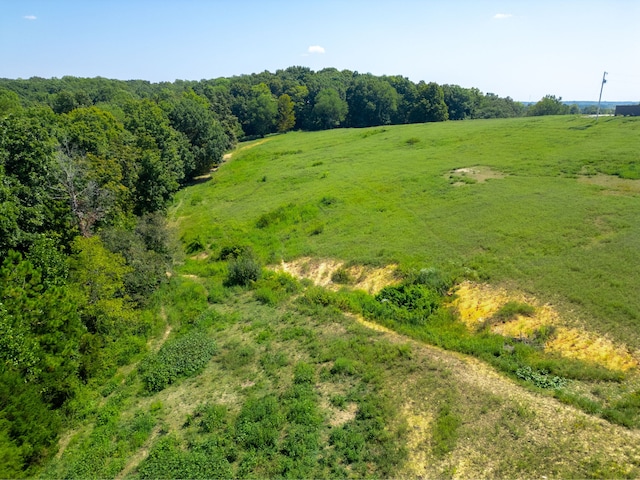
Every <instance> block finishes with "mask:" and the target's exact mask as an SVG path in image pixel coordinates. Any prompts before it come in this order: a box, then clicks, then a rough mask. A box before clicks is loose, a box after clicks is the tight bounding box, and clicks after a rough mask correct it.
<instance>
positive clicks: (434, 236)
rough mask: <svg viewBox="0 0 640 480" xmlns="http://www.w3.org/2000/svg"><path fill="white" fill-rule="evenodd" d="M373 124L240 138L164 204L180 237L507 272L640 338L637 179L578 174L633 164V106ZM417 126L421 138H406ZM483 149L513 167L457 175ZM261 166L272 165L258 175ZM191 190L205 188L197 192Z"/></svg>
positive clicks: (619, 170) (638, 343)
mask: <svg viewBox="0 0 640 480" xmlns="http://www.w3.org/2000/svg"><path fill="white" fill-rule="evenodd" d="M366 132H368V130H337V131H331V132H315V133H290V134H288V135H284V136H278V137H272V138H270V139H269V140H268V141H267V142H265V143H263V144H261V145H259V146H256V147H253V148H249V149H246V150H242V151H238V152H236V153H235V154H234V158H233V160H232V161H231V162H230V163H228V164H226V165H224V166H223V167H222V168H221V169H220V170H219V171H218V172H217V174H216V177H215V180H214V181H212V182H209V183H204V184H201V185H196V186H193V187H190V188H189V189H186V190H184V191H182V192H180V193H179V195H178V198H177V203H176V205H178V206H179V207H178V208H176V209H174V210H172V212H171V215H172V217H173V218H174V219H175V221H176V222H177V223H178V224H179V228H180V230H181V232H182V233H183V236H185V237H186V238H195V237H197V236H198V235H199V236H200V237H201V238H202V239H203V242H204V243H205V244H209V245H213V246H214V247H215V246H216V245H223V244H236V243H242V242H250V243H251V245H252V246H253V248H254V249H255V250H256V251H257V252H258V254H259V255H260V257H261V258H262V260H263V261H265V262H268V263H277V262H279V261H280V259H282V258H284V259H290V258H295V257H299V256H317V257H334V258H340V259H344V260H351V261H353V262H356V263H364V264H378V265H380V264H386V263H390V262H396V263H399V264H400V266H401V268H405V267H411V266H412V265H424V264H427V265H434V266H436V267H438V268H439V269H440V270H442V271H445V272H451V273H453V274H459V273H461V272H463V273H464V272H466V274H467V275H470V276H471V277H473V278H479V279H490V280H491V281H494V282H507V281H508V282H513V283H515V284H517V285H518V286H519V287H521V288H522V289H525V290H528V291H532V292H535V293H536V294H538V295H539V296H540V297H542V298H543V299H545V300H548V301H553V302H554V304H556V305H557V306H558V308H560V309H561V310H562V311H563V312H564V313H565V314H567V315H573V316H579V317H580V318H581V319H582V320H584V321H587V322H588V323H590V325H591V326H592V328H594V329H595V330H597V331H600V332H601V333H607V334H609V335H611V336H613V337H615V338H618V339H620V340H624V341H625V342H628V343H630V344H631V346H633V347H636V348H637V347H640V333H638V332H640V329H638V328H637V327H638V324H639V322H640V313H638V312H640V297H639V296H638V295H635V286H634V284H633V281H632V280H631V279H633V278H638V276H639V275H640V261H639V260H638V256H637V251H638V250H639V249H640V223H639V222H638V221H637V196H638V195H639V193H638V190H637V189H636V190H633V189H631V190H626V191H624V190H620V189H618V190H616V189H615V188H612V189H608V188H606V187H602V186H597V185H593V184H589V183H585V182H582V181H578V180H577V177H578V176H579V174H580V173H581V172H587V173H596V172H601V173H604V174H609V175H619V176H622V177H625V178H638V177H639V176H640V174H639V173H638V172H637V170H638V169H637V167H636V165H637V145H638V143H639V142H640V122H638V121H629V119H626V120H625V119H620V118H610V119H605V120H604V121H602V122H598V123H597V124H594V123H593V121H592V120H591V119H586V118H581V117H553V118H522V119H509V120H490V121H489V120H488V121H473V122H449V123H441V124H425V125H407V126H396V127H388V128H385V129H384V131H381V132H378V133H376V134H375V135H367V136H364V135H363V134H364V133H366ZM408 139H418V140H420V141H419V142H412V143H413V145H412V147H411V148H406V142H407V140H408ZM280 151H288V152H296V153H292V154H288V155H280V156H278V155H276V153H277V152H280ZM319 162H321V163H322V164H321V166H320V167H318V163H319ZM477 165H481V166H485V167H490V168H492V169H494V170H496V171H499V172H502V173H504V174H506V175H507V176H506V177H504V178H502V179H490V180H487V181H486V182H476V183H475V184H472V185H464V186H461V187H454V186H452V185H451V184H450V182H449V179H448V173H449V172H450V171H451V170H453V169H456V168H461V167H473V166H477ZM263 175H266V176H267V177H268V178H269V181H268V182H264V183H262V182H257V180H258V179H259V178H261V177H262V176H263ZM193 195H197V196H200V197H201V198H202V199H203V200H202V202H201V203H199V204H198V205H195V206H194V205H191V204H190V202H189V201H188V200H189V198H190V197H191V196H193ZM327 199H330V201H328V200H327ZM319 225H321V226H322V228H319V227H318V226H319ZM257 227H258V228H257Z"/></svg>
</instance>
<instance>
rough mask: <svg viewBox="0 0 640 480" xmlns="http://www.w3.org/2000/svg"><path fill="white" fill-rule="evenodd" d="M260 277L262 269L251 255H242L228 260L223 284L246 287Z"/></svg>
mask: <svg viewBox="0 0 640 480" xmlns="http://www.w3.org/2000/svg"><path fill="white" fill-rule="evenodd" d="M261 275H262V267H261V266H260V263H259V262H258V261H257V260H256V259H255V258H254V257H253V256H251V255H242V256H240V257H238V258H233V259H231V260H229V265H228V273H227V278H226V280H225V284H226V285H227V286H233V285H242V286H246V285H249V284H250V283H252V282H255V281H257V280H258V279H259V278H260V276H261Z"/></svg>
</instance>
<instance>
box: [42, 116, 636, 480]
mask: <svg viewBox="0 0 640 480" xmlns="http://www.w3.org/2000/svg"><path fill="white" fill-rule="evenodd" d="M639 137H640V122H638V121H634V120H630V119H619V118H607V119H601V120H600V121H599V123H598V124H594V123H593V120H590V119H584V118H579V117H559V118H536V119H514V120H492V121H472V122H449V123H440V124H426V125H411V126H398V127H385V128H373V129H362V130H336V131H329V132H318V133H289V134H286V135H280V136H274V137H268V138H265V139H262V140H259V141H256V142H252V143H248V144H244V145H241V146H240V147H239V148H238V149H237V150H236V151H234V152H232V156H231V158H230V159H229V160H228V161H227V162H226V163H225V164H224V165H222V166H221V167H220V168H219V170H218V171H217V172H214V173H213V175H212V178H211V179H202V181H201V182H200V183H198V184H196V185H193V186H191V187H189V188H187V189H185V190H184V191H182V192H181V193H180V194H179V195H178V197H177V199H176V202H175V205H174V207H173V208H172V209H171V211H170V219H171V223H172V225H173V226H174V227H175V228H176V229H177V230H178V233H179V235H180V236H181V238H182V241H183V243H184V246H185V251H186V255H185V258H184V262H183V263H182V264H181V265H178V266H177V267H176V271H175V272H174V274H173V276H172V278H171V280H170V282H169V284H168V285H166V286H165V287H164V288H163V289H162V290H161V291H160V292H158V294H157V295H156V297H155V298H154V303H153V305H152V306H151V309H152V311H153V313H154V314H155V315H156V316H157V317H158V318H160V319H161V320H162V322H159V323H164V327H163V329H162V330H161V331H158V332H156V336H155V337H154V338H152V339H151V340H150V342H149V345H148V353H147V354H146V355H145V356H143V357H141V358H140V359H139V362H138V363H136V364H134V365H129V366H124V367H122V368H121V369H120V371H119V373H118V375H116V377H114V378H113V379H112V380H111V381H110V382H109V383H108V384H106V385H104V386H103V388H102V389H99V390H97V391H95V392H94V393H93V396H90V397H88V398H84V399H81V401H83V402H84V404H85V405H86V407H85V409H84V410H82V411H83V414H82V415H79V416H78V417H76V418H73V419H69V431H68V433H67V434H66V435H65V436H64V437H63V438H62V439H61V441H60V444H59V449H58V452H57V455H56V456H55V459H54V461H53V462H51V463H50V464H48V465H47V466H46V467H45V468H44V470H43V472H42V476H44V477H55V478H62V477H65V478H66V477H82V478H88V477H96V478H105V477H116V478H129V477H131V478H171V477H180V478H185V477H190V478H220V477H224V478H229V477H243V478H244V477H252V478H255V477H260V478H265V477H269V478H273V477H295V478H320V477H332V478H335V477H338V478H345V477H364V476H368V477H384V478H388V477H403V476H410V477H415V476H425V477H428V478H436V477H438V478H440V477H445V478H449V477H461V478H478V477H487V476H491V477H496V478H500V477H504V478H507V477H508V478H532V477H539V476H542V475H545V476H547V477H549V476H552V477H562V478H568V477H572V478H586V477H589V478H592V477H595V478H611V477H616V478H619V477H630V478H633V477H637V476H638V475H640V447H639V445H640V430H639V429H640V377H639V375H638V366H637V365H638V359H639V355H638V348H639V347H640V333H639V332H640V329H639V328H638V327H639V325H638V323H639V322H640V318H639V316H638V312H639V311H640V309H639V307H640V299H639V298H637V295H636V292H635V281H636V279H637V278H639V277H640V275H639V274H640V260H638V258H637V252H638V251H639V248H638V247H640V245H639V244H640V235H639V234H640V232H639V231H638V230H639V229H640V225H639V222H638V220H639V217H640V205H639V203H638V202H639V201H640V185H639V184H638V182H640V180H638V178H640V170H638V168H639V167H638V165H640V162H639V160H640V159H639V158H638V150H637V145H639V144H640V142H639V141H640V138H639ZM282 270H284V272H283V271H282ZM285 272H289V273H285ZM78 411H80V410H78Z"/></svg>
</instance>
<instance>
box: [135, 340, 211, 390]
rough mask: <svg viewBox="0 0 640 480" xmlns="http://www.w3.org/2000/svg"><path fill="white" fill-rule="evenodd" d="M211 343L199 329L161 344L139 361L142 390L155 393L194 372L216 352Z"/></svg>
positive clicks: (197, 371)
mask: <svg viewBox="0 0 640 480" xmlns="http://www.w3.org/2000/svg"><path fill="white" fill-rule="evenodd" d="M216 350H217V348H216V344H215V342H214V341H213V340H212V339H210V338H207V337H205V336H204V335H203V334H202V332H201V331H198V330H196V331H193V332H191V333H190V334H188V335H186V336H184V337H181V338H178V339H175V340H173V341H169V342H167V343H165V344H164V345H163V346H162V348H160V350H159V351H158V353H155V354H150V355H148V356H147V357H146V358H145V359H144V360H143V361H142V362H140V366H139V372H140V375H141V376H142V381H143V383H144V385H145V389H146V390H147V391H149V392H159V391H160V390H163V389H164V388H166V387H167V386H168V385H170V384H172V383H174V382H175V381H176V380H177V379H179V378H181V377H191V376H194V375H197V374H198V373H200V372H201V371H202V369H204V367H205V366H206V364H207V363H209V360H211V357H212V356H213V355H214V354H215V353H216Z"/></svg>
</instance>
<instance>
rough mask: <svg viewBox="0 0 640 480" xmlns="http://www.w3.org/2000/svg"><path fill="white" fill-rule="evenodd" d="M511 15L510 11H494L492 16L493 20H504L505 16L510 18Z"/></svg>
mask: <svg viewBox="0 0 640 480" xmlns="http://www.w3.org/2000/svg"><path fill="white" fill-rule="evenodd" d="M511 17H513V15H511V14H510V13H496V14H495V15H494V16H493V18H494V19H495V20H504V19H506V18H511Z"/></svg>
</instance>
